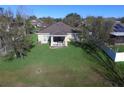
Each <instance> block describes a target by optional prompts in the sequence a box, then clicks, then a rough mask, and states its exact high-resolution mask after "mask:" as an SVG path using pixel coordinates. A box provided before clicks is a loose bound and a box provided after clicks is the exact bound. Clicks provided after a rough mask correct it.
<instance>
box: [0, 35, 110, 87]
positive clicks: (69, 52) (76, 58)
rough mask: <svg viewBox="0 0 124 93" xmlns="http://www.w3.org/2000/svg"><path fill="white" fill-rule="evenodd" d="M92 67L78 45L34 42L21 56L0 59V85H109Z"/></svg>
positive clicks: (89, 59) (92, 60) (90, 59)
mask: <svg viewBox="0 0 124 93" xmlns="http://www.w3.org/2000/svg"><path fill="white" fill-rule="evenodd" d="M34 38H35V39H36V36H34ZM93 67H95V68H97V67H98V66H97V64H96V62H95V59H93V58H91V57H90V56H89V55H88V54H86V53H85V52H84V51H83V50H82V49H81V48H79V47H75V46H73V45H70V46H69V47H66V48H58V49H50V48H49V46H48V45H39V44H37V45H36V46H35V47H34V48H33V49H32V50H31V52H29V53H28V55H27V56H26V57H25V58H24V59H14V60H12V61H4V60H2V59H0V86H109V84H108V83H107V82H106V81H105V80H104V79H103V78H102V77H101V76H100V75H99V74H98V73H96V72H95V71H94V70H93V69H92V68H93Z"/></svg>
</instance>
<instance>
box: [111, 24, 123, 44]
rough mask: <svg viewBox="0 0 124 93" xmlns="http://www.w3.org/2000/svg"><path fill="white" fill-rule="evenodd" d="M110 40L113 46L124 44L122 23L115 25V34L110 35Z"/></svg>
mask: <svg viewBox="0 0 124 93" xmlns="http://www.w3.org/2000/svg"><path fill="white" fill-rule="evenodd" d="M110 40H111V42H112V44H113V45H122V44H124V25H122V24H120V23H117V24H115V25H114V28H113V32H111V33H110Z"/></svg>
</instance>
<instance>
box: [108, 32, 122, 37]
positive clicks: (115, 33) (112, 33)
mask: <svg viewBox="0 0 124 93" xmlns="http://www.w3.org/2000/svg"><path fill="white" fill-rule="evenodd" d="M110 34H111V35H114V36H124V32H111V33H110Z"/></svg>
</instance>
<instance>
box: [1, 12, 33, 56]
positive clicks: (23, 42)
mask: <svg viewBox="0 0 124 93" xmlns="http://www.w3.org/2000/svg"><path fill="white" fill-rule="evenodd" d="M0 20H1V21H0V41H1V45H2V48H3V49H4V52H5V54H6V55H7V56H11V57H14V56H16V57H17V58H18V57H23V56H25V55H26V54H27V52H28V51H29V50H30V49H31V47H32V41H31V40H30V37H29V35H30V34H29V33H27V29H28V25H27V23H26V20H27V19H26V17H25V15H23V14H22V13H21V12H20V11H17V13H16V17H15V18H14V16H13V13H12V12H11V11H10V10H4V11H3V12H1V14H0Z"/></svg>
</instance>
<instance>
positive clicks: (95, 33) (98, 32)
mask: <svg viewBox="0 0 124 93" xmlns="http://www.w3.org/2000/svg"><path fill="white" fill-rule="evenodd" d="M85 24H86V25H84V27H83V29H84V32H92V35H90V38H92V40H94V41H97V42H98V41H99V42H101V43H108V40H109V34H110V32H111V31H112V27H113V24H114V21H112V20H105V19H104V18H102V17H87V18H86V20H85ZM84 35H85V34H84Z"/></svg>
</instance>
